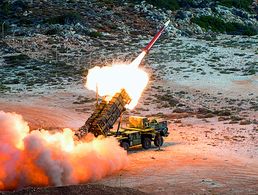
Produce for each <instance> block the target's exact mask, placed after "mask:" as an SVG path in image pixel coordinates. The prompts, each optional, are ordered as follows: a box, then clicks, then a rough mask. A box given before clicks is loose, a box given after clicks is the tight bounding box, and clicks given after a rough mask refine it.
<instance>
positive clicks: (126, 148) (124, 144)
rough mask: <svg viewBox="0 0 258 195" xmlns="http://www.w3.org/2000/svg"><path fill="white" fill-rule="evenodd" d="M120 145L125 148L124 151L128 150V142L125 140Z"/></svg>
mask: <svg viewBox="0 0 258 195" xmlns="http://www.w3.org/2000/svg"><path fill="white" fill-rule="evenodd" d="M121 147H122V148H124V150H126V151H128V150H129V144H128V143H127V142H122V143H121Z"/></svg>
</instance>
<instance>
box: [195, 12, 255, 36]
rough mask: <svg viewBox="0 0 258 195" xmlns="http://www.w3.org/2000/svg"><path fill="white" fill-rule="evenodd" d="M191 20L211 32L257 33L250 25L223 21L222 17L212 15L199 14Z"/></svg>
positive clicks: (250, 34)
mask: <svg viewBox="0 0 258 195" xmlns="http://www.w3.org/2000/svg"><path fill="white" fill-rule="evenodd" d="M191 21H192V22H194V23H196V24H198V25H199V26H200V27H202V28H204V29H206V30H209V29H210V30H212V31H213V32H221V33H225V32H226V33H228V34H232V35H247V36H253V35H256V34H257V31H256V30H255V28H253V27H252V26H247V25H243V24H240V23H236V22H224V21H223V20H222V19H220V18H218V17H213V16H201V17H198V18H193V19H192V20H191Z"/></svg>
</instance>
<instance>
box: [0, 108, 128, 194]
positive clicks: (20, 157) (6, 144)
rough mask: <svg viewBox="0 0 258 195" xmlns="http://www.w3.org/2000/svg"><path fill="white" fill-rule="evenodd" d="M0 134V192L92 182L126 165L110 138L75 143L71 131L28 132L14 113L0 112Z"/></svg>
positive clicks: (25, 125)
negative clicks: (29, 187)
mask: <svg viewBox="0 0 258 195" xmlns="http://www.w3.org/2000/svg"><path fill="white" fill-rule="evenodd" d="M0 132H1V133H0V190H10V189H17V188H21V187H26V186H46V185H57V186H59V185H67V184H78V183H84V182H87V181H95V180H98V179H100V178H102V177H104V176H106V175H109V174H111V173H114V172H115V171H118V170H120V169H122V168H123V167H124V166H126V164H127V162H128V158H127V154H126V151H125V150H123V149H122V148H121V147H120V146H119V145H118V142H117V140H116V139H115V138H113V137H109V138H100V137H99V138H91V140H92V141H90V142H86V141H84V142H75V141H74V140H73V134H74V133H73V131H72V130H70V129H64V130H63V132H58V133H50V132H48V131H45V130H40V131H39V130H36V131H32V132H30V129H29V126H28V124H27V123H26V122H25V121H24V120H23V119H22V117H21V116H20V115H17V114H15V113H5V112H3V111H0ZM87 136H93V135H90V134H89V135H87Z"/></svg>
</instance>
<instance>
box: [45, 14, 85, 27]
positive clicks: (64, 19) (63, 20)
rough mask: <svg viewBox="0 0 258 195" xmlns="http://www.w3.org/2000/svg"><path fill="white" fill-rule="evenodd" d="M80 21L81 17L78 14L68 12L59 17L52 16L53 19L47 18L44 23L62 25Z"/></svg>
mask: <svg viewBox="0 0 258 195" xmlns="http://www.w3.org/2000/svg"><path fill="white" fill-rule="evenodd" d="M81 21H82V17H81V15H80V14H78V13H76V12H68V13H64V14H63V15H60V16H54V17H51V18H48V19H46V20H45V23H48V24H62V25H64V24H76V23H78V22H81Z"/></svg>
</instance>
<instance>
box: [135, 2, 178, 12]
mask: <svg viewBox="0 0 258 195" xmlns="http://www.w3.org/2000/svg"><path fill="white" fill-rule="evenodd" d="M131 2H137V3H139V2H141V0H131ZM146 2H147V3H149V4H152V5H154V6H156V7H158V8H165V9H170V10H177V9H179V8H180V5H179V3H178V2H179V1H178V0H147V1H146Z"/></svg>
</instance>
